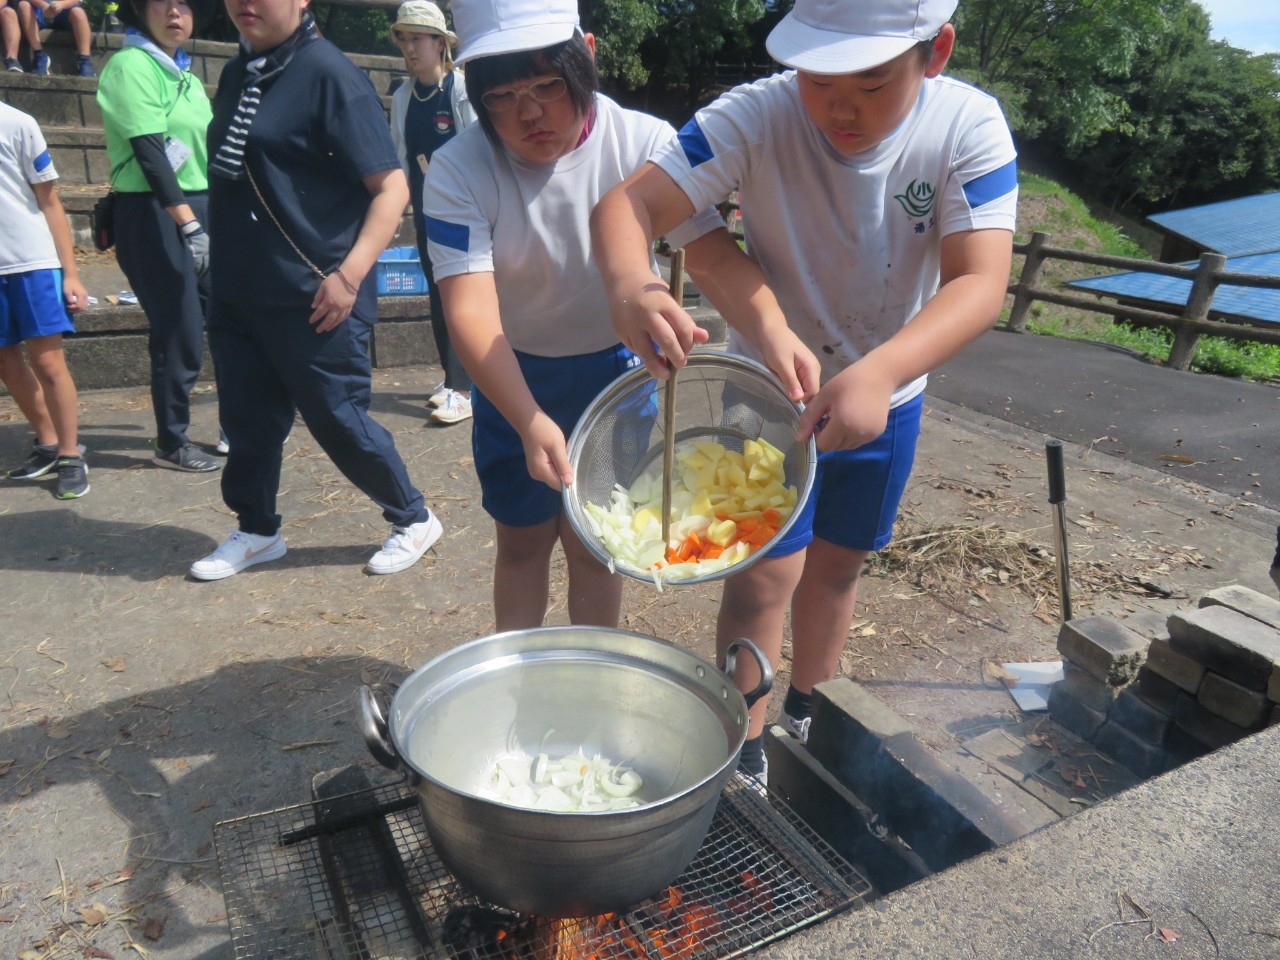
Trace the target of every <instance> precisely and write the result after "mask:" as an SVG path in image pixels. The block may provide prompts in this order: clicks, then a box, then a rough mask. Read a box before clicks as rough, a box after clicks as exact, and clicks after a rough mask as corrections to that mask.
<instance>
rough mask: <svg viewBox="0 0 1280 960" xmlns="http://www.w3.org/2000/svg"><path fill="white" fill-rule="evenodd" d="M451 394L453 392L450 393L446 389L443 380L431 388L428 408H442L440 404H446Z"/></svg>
mask: <svg viewBox="0 0 1280 960" xmlns="http://www.w3.org/2000/svg"><path fill="white" fill-rule="evenodd" d="M451 392H452V391H450V390H449V389H448V388H447V387H445V385H444V381H443V380H441V381H440V382H439V383H437V384H436V385H435V386H434V387H432V388H431V396H429V397H427V406H428V407H438V406H440V404H442V403H444V402H445V400H446V399H448V397H449V394H450V393H451Z"/></svg>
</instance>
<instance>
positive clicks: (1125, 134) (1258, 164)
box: [1075, 0, 1280, 212]
mask: <svg viewBox="0 0 1280 960" xmlns="http://www.w3.org/2000/svg"><path fill="white" fill-rule="evenodd" d="M1164 24H1165V29H1164V30H1163V31H1162V32H1160V33H1158V34H1154V35H1152V36H1151V37H1149V38H1147V40H1146V41H1145V42H1144V43H1143V44H1142V46H1141V48H1140V51H1139V56H1138V57H1137V59H1136V61H1135V64H1134V68H1133V71H1132V73H1131V74H1130V76H1129V77H1128V78H1126V79H1124V80H1123V81H1116V82H1114V83H1113V84H1112V85H1111V89H1112V92H1113V93H1114V94H1115V95H1116V96H1119V97H1121V98H1123V99H1124V100H1125V101H1126V103H1128V105H1129V108H1130V109H1129V116H1128V120H1127V121H1126V122H1125V123H1123V124H1120V125H1118V126H1117V127H1116V128H1114V129H1112V130H1109V131H1107V132H1105V133H1104V134H1102V135H1101V137H1100V138H1099V139H1098V141H1097V142H1096V143H1095V144H1093V145H1091V146H1090V147H1089V149H1087V150H1083V151H1077V156H1076V158H1075V159H1076V160H1077V162H1078V165H1079V167H1080V169H1081V172H1082V173H1083V175H1084V176H1085V177H1086V178H1087V179H1088V181H1089V182H1092V183H1093V184H1095V188H1096V190H1097V191H1098V192H1099V193H1100V194H1102V198H1103V199H1104V200H1105V201H1106V202H1108V203H1109V204H1110V205H1111V206H1112V207H1113V208H1133V209H1136V210H1139V211H1143V212H1147V211H1150V210H1152V209H1155V208H1164V207H1172V206H1186V205H1189V204H1196V203H1204V202H1210V201H1213V200H1223V199H1229V198H1232V197H1238V196H1243V195H1247V194H1250V193H1258V192H1262V191H1265V190H1274V189H1277V188H1280V73H1278V72H1277V70H1276V67H1277V58H1276V57H1275V56H1273V55H1267V56H1254V55H1251V54H1249V53H1248V52H1247V51H1244V50H1240V49H1237V48H1235V47H1232V46H1230V45H1228V44H1226V43H1223V42H1220V41H1213V40H1211V39H1210V38H1209V19H1208V17H1207V16H1206V14H1205V12H1204V10H1203V9H1202V8H1201V7H1200V5H1199V4H1198V3H1196V2H1194V0H1165V3H1164Z"/></svg>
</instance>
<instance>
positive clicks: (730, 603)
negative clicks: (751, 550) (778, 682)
mask: <svg viewBox="0 0 1280 960" xmlns="http://www.w3.org/2000/svg"><path fill="white" fill-rule="evenodd" d="M804 566H805V551H804V550H798V551H796V552H795V553H793V554H790V555H789V556H786V557H766V558H763V559H761V560H757V561H756V562H755V563H754V564H752V565H751V566H750V567H748V568H747V569H746V570H743V571H742V572H741V573H735V574H733V575H732V576H731V577H728V578H727V579H726V580H725V582H724V590H723V591H722V592H721V594H720V613H719V615H718V616H717V618H716V661H717V663H716V665H717V666H720V665H721V662H722V661H723V659H724V654H725V650H727V649H728V647H729V644H730V643H731V642H732V641H734V640H736V639H738V638H739V637H745V638H746V639H748V640H750V641H752V642H753V643H754V644H755V645H756V646H758V647H759V648H760V650H761V652H762V653H764V655H765V656H766V657H768V659H769V663H770V665H772V666H773V667H774V668H775V669H776V668H777V666H778V660H779V658H780V657H781V656H782V631H783V628H784V627H785V625H786V619H787V605H788V604H789V603H790V602H791V594H792V592H793V591H794V590H795V586H796V583H797V582H798V581H799V580H800V574H801V571H803V570H804ZM738 671H739V673H738V678H737V679H738V685H739V688H740V689H745V690H750V689H752V688H753V687H755V685H756V683H757V682H758V681H759V675H758V674H757V672H756V670H755V666H754V664H753V663H752V662H751V658H750V657H743V656H739V657H738ZM768 709H769V698H768V697H764V698H762V699H761V700H759V701H758V702H757V703H756V705H755V706H754V707H752V708H751V722H750V724H749V725H748V727H747V737H748V739H751V738H754V737H758V736H760V734H762V733H763V732H764V722H765V715H766V713H767V712H768Z"/></svg>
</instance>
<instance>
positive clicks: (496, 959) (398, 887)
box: [214, 775, 872, 960]
mask: <svg viewBox="0 0 1280 960" xmlns="http://www.w3.org/2000/svg"><path fill="white" fill-rule="evenodd" d="M214 841H215V845H216V849H217V856H218V867H219V871H220V873H221V876H222V884H223V892H224V896H225V898H226V903H227V915H228V919H229V922H230V926H231V939H232V945H233V948H234V955H235V957H236V960H250V958H253V960H268V958H269V960H289V958H298V960H416V958H432V960H436V958H439V960H571V958H572V960H587V958H594V960H624V958H625V960H710V958H724V960H727V958H731V957H740V956H743V955H745V954H747V953H750V952H751V951H752V950H755V949H758V948H759V947H761V946H764V945H765V944H766V943H770V942H772V941H774V940H778V939H780V938H782V937H784V936H787V935H788V934H790V933H793V932H795V931H796V930H799V929H801V928H802V927H805V926H808V925H810V924H813V923H816V922H818V921H820V920H822V919H825V918H826V917H829V916H831V915H832V914H834V913H836V912H838V911H841V910H845V909H848V908H851V907H858V906H862V905H863V904H864V903H865V901H866V899H867V898H868V897H869V896H870V895H871V893H872V887H871V884H870V883H869V882H868V881H867V880H866V879H865V878H864V877H863V876H862V875H861V874H860V873H859V872H858V871H857V870H856V869H855V868H854V867H852V866H851V865H850V864H848V863H847V862H846V861H845V860H843V859H842V858H841V857H840V855H839V854H837V853H836V852H835V851H834V850H833V849H832V848H831V847H830V846H828V845H827V844H826V843H825V842H824V841H822V840H821V839H820V838H819V837H818V836H817V835H816V834H814V833H813V832H812V831H811V830H810V829H809V828H808V827H807V826H805V824H804V823H803V821H801V820H800V819H799V818H797V817H796V816H795V814H794V813H792V812H791V811H790V810H789V809H787V808H786V807H785V806H783V805H782V804H781V803H780V801H778V800H777V799H776V798H775V799H773V800H770V799H767V798H766V797H764V796H762V795H760V794H759V793H757V792H756V791H755V790H754V789H753V788H752V787H751V786H750V781H748V780H746V779H745V778H743V777H742V776H741V775H735V776H734V778H733V779H732V780H731V781H730V782H729V785H728V786H727V787H726V789H725V791H724V793H723V795H722V796H721V798H720V803H719V806H718V807H717V809H716V813H715V818H714V820H713V821H712V824H711V830H710V832H709V833H708V835H707V838H706V840H705V841H704V842H703V844H702V847H701V848H700V849H699V851H698V855H697V857H696V858H695V859H694V861H693V863H692V864H691V865H690V866H689V868H688V869H687V870H686V871H685V872H684V873H683V874H682V875H681V876H680V877H679V878H678V879H677V880H676V881H675V883H674V884H672V886H671V887H669V888H668V889H667V890H666V891H663V892H662V893H660V894H658V895H657V896H655V897H653V898H651V899H649V900H646V901H644V902H643V903H640V904H638V905H636V906H635V907H632V908H631V909H630V910H629V911H627V912H626V913H625V914H604V915H602V916H600V917H589V918H586V919H583V920H550V919H546V918H541V917H531V916H524V915H518V914H514V913H511V912H510V911H507V910H503V909H501V908H498V907H494V906H491V905H489V904H486V903H483V902H481V901H479V900H477V899H476V898H475V897H473V896H471V895H470V894H468V893H467V892H466V891H465V890H463V889H462V888H461V887H460V886H459V885H458V883H457V881H455V880H454V879H453V877H452V876H451V875H450V874H449V873H448V871H446V870H445V868H444V867H443V866H442V865H441V863H440V861H439V859H438V858H437V857H436V855H435V852H434V851H433V850H432V848H431V842H430V840H429V838H428V837H427V833H426V828H425V826H424V825H423V821H422V815H421V813H420V811H419V809H418V800H417V797H416V796H415V795H414V794H413V793H412V792H411V791H410V790H409V789H408V788H407V787H406V786H405V785H404V784H393V785H390V786H384V787H378V788H374V789H369V790H362V791H359V792H356V793H350V794H346V795H344V796H340V797H336V798H333V799H327V800H319V801H315V802H313V803H307V804H300V805H297V806H291V807H284V808H281V809H278V810H274V811H271V812H268V813H261V814H256V815H254V816H249V817H241V818H239V819H236V820H225V821H223V822H221V823H219V824H217V826H216V827H215V828H214Z"/></svg>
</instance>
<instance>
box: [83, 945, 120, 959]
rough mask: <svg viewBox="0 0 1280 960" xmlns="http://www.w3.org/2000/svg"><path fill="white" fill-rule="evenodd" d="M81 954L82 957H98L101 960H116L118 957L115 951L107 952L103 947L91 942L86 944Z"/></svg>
mask: <svg viewBox="0 0 1280 960" xmlns="http://www.w3.org/2000/svg"><path fill="white" fill-rule="evenodd" d="M80 955H81V956H82V957H98V958H101V960H115V957H116V955H115V954H114V953H107V951H105V950H103V949H102V948H101V947H95V946H94V945H93V944H91V943H87V944H85V947H84V950H83V951H81V954H80Z"/></svg>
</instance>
